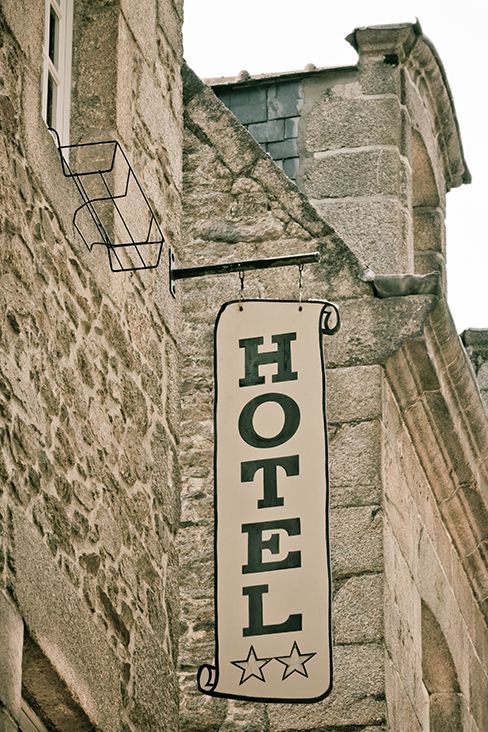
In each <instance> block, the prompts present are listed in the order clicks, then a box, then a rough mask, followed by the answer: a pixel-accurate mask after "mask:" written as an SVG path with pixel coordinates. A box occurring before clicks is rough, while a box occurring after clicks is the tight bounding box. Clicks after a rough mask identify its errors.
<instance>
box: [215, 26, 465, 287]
mask: <svg viewBox="0 0 488 732" xmlns="http://www.w3.org/2000/svg"><path fill="white" fill-rule="evenodd" d="M348 40H349V41H350V42H351V43H352V45H353V46H354V47H355V48H356V49H357V50H358V53H359V60H358V64H357V66H354V67H346V68H342V69H316V70H312V71H309V72H296V73H293V74H283V75H282V76H280V75H273V76H269V77H267V78H266V77H256V78H253V79H249V78H247V79H243V80H242V81H238V80H226V81H225V83H223V82H222V81H220V82H219V81H218V80H215V84H216V86H215V90H216V92H217V93H218V95H219V97H220V98H221V99H222V100H223V101H224V102H225V103H226V104H227V106H229V108H230V109H231V110H232V111H233V112H234V113H235V114H236V116H237V117H238V119H240V120H241V121H242V122H243V124H245V125H246V126H247V128H248V129H249V131H250V132H251V133H252V134H253V136H254V137H255V139H256V140H257V141H258V142H260V143H261V144H262V145H263V147H265V149H267V150H269V151H270V154H271V155H272V156H273V157H276V156H275V154H274V152H273V145H275V144H276V145H283V144H285V143H284V142H277V143H274V142H269V141H271V140H274V139H277V140H282V139H284V137H283V135H284V132H283V129H284V128H283V126H281V127H280V126H277V122H281V123H283V122H286V120H283V119H282V120H275V119H274V116H276V117H277V116H279V114H280V115H281V116H282V117H283V116H285V115H284V111H285V110H286V104H287V105H288V107H289V108H290V109H289V111H288V114H295V115H297V114H299V118H297V119H296V120H295V122H294V124H295V126H296V129H297V138H296V140H294V145H295V146H294V150H295V152H294V154H298V156H299V158H298V160H296V161H295V165H294V168H293V170H292V171H289V170H287V169H285V172H288V174H289V175H290V177H292V178H293V179H295V178H296V182H297V185H298V187H299V188H300V190H302V191H303V192H304V193H305V195H306V196H307V197H308V199H309V200H310V201H311V203H312V204H313V205H314V206H315V207H316V209H317V211H318V212H319V213H320V215H321V216H323V217H324V219H325V220H326V221H328V222H329V223H330V224H331V225H332V226H333V227H334V228H335V230H336V231H337V233H338V234H339V235H340V236H341V237H342V238H343V240H344V241H345V242H346V243H347V244H348V246H350V247H351V249H352V250H353V251H354V252H356V254H358V256H359V257H360V258H361V259H362V260H363V261H364V262H366V263H367V264H368V265H369V266H370V267H371V268H372V269H373V270H374V271H375V272H377V273H378V274H387V273H404V272H416V273H418V274H427V273H428V272H433V271H440V272H441V273H442V275H443V283H444V290H445V255H446V251H445V225H444V218H445V194H446V192H447V191H449V190H450V188H452V187H453V186H458V185H461V183H462V182H469V180H470V177H469V173H468V171H467V167H466V164H465V162H464V159H463V156H462V148H461V146H460V141H459V131H458V129H457V126H456V118H455V111H454V106H453V102H452V99H451V97H450V93H449V90H448V87H447V85H446V82H445V76H444V74H443V70H442V64H441V62H440V60H439V58H438V56H437V54H436V52H435V49H434V48H433V47H432V44H430V42H429V41H428V39H426V38H425V37H424V36H423V35H422V31H421V29H420V26H419V24H418V23H417V24H415V25H412V24H405V25H397V26H384V27H377V28H362V29H357V30H356V31H355V32H354V33H353V34H351V36H349V37H348ZM290 90H293V92H294V94H293V93H291V91H290ZM267 99H268V100H269V99H271V100H272V105H270V104H269V102H268V104H266V100H267ZM280 99H283V100H285V101H286V104H281V107H282V108H283V111H282V110H280V105H279V104H278V103H277V102H279V100H280ZM297 101H298V104H297ZM293 103H294V107H293ZM270 106H271V115H272V116H273V120H272V121H267V122H264V121H262V120H266V119H268V118H269V117H270ZM278 113H279V114H278ZM253 115H256V121H258V120H259V122H258V124H254V121H255V120H254V117H253ZM270 135H271V137H270ZM285 142H286V143H290V142H291V141H285ZM298 162H299V166H298V170H297V172H296V174H295V170H296V167H297V165H298Z"/></svg>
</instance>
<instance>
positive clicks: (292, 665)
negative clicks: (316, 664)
mask: <svg viewBox="0 0 488 732" xmlns="http://www.w3.org/2000/svg"><path fill="white" fill-rule="evenodd" d="M316 655H317V654H316V653H300V651H299V650H298V645H297V642H296V641H295V642H294V644H293V648H292V649H291V653H290V655H289V656H277V657H276V660H277V661H279V662H280V663H282V664H284V665H285V666H286V668H285V670H284V671H283V678H282V679H281V680H282V681H284V680H285V679H287V678H288V676H291V674H293V673H295V672H296V673H297V674H301V675H302V676H306V677H307V678H308V674H307V669H306V668H305V664H306V663H307V661H310V659H311V658H312V657H313V656H316Z"/></svg>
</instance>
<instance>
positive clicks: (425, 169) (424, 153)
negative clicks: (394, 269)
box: [412, 129, 445, 283]
mask: <svg viewBox="0 0 488 732" xmlns="http://www.w3.org/2000/svg"><path fill="white" fill-rule="evenodd" d="M412 199H413V239H414V257H415V272H416V273H418V274H427V273H429V272H435V271H439V272H442V274H443V277H442V279H443V282H444V283H445V224H444V211H443V207H442V203H441V198H440V195H439V188H438V185H437V181H436V176H435V173H434V168H433V165H432V160H431V157H430V155H429V152H428V150H427V147H426V145H425V142H424V140H423V137H422V135H421V133H420V132H419V131H418V130H416V129H413V130H412Z"/></svg>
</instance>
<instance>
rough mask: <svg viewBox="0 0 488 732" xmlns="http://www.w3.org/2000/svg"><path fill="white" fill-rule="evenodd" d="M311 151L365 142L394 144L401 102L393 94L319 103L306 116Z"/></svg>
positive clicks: (308, 142) (360, 144)
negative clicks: (373, 97) (374, 97)
mask: <svg viewBox="0 0 488 732" xmlns="http://www.w3.org/2000/svg"><path fill="white" fill-rule="evenodd" d="M306 135H307V136H306V145H307V149H308V150H310V152H317V151H319V150H338V149H340V148H352V147H363V146H366V145H397V144H398V143H399V139H400V105H399V102H398V100H397V99H395V98H394V97H384V98H379V99H333V100H327V101H325V102H322V103H318V104H316V105H315V107H314V108H313V110H312V112H311V113H310V115H309V117H308V119H307V133H306Z"/></svg>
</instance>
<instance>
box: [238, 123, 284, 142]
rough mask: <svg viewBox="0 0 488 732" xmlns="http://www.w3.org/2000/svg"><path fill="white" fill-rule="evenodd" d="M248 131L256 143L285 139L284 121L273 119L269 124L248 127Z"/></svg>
mask: <svg viewBox="0 0 488 732" xmlns="http://www.w3.org/2000/svg"><path fill="white" fill-rule="evenodd" d="M247 129H248V131H249V132H250V133H251V135H252V136H253V137H254V139H255V140H256V142H259V143H262V142H276V141H277V140H283V139H284V138H285V120H284V119H273V120H269V122H258V123H256V124H251V125H249V126H248V128H247Z"/></svg>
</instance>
